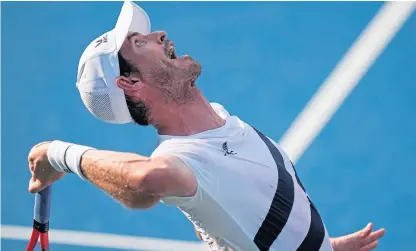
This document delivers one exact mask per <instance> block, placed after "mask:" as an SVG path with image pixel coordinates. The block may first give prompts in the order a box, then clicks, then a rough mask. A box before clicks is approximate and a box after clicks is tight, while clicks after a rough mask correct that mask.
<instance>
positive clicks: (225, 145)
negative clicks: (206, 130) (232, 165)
mask: <svg viewBox="0 0 416 251" xmlns="http://www.w3.org/2000/svg"><path fill="white" fill-rule="evenodd" d="M222 149H223V150H224V156H227V155H236V154H237V153H236V152H234V151H229V150H228V144H227V141H225V142H224V143H223V144H222Z"/></svg>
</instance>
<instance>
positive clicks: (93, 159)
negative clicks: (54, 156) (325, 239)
mask: <svg viewBox="0 0 416 251" xmlns="http://www.w3.org/2000/svg"><path fill="white" fill-rule="evenodd" d="M172 45H173V42H172V41H169V40H167V36H166V33H165V32H153V33H151V34H149V35H141V34H136V33H129V34H128V36H127V38H126V40H125V42H124V44H123V46H122V48H121V50H120V53H121V55H122V57H123V58H124V59H125V60H126V61H127V62H128V63H129V64H130V65H131V67H132V71H131V72H130V73H129V74H126V75H125V76H121V77H119V78H118V79H117V86H118V87H119V88H121V89H123V90H124V92H125V94H126V96H127V97H128V100H130V102H129V106H131V108H132V109H134V107H135V106H137V107H140V108H137V109H139V110H140V112H137V113H134V116H133V115H132V116H133V119H134V120H135V121H136V123H137V124H140V125H152V126H154V127H155V128H156V129H157V131H158V133H159V134H161V135H163V134H167V135H181V136H184V135H191V134H195V133H200V132H203V131H206V130H211V129H215V128H218V127H220V126H222V125H224V124H225V121H224V120H223V119H222V118H221V117H219V116H218V115H217V114H216V113H215V111H214V110H213V109H212V108H211V105H210V104H209V102H208V101H207V100H206V99H205V97H204V96H203V95H202V93H201V91H200V89H199V88H198V87H197V86H196V85H195V82H196V80H197V78H198V77H199V75H200V73H201V65H200V64H199V63H198V62H197V61H195V60H193V59H192V58H191V57H190V56H182V57H178V58H176V59H170V58H169V57H168V48H169V47H170V46H172ZM200 114H204V116H200ZM49 145H50V142H48V141H46V142H42V143H40V144H37V145H35V146H34V147H33V148H32V149H31V151H30V153H29V156H28V162H29V170H30V172H31V174H32V178H31V179H30V181H29V192H31V193H36V192H39V191H41V190H42V189H44V188H45V187H46V186H48V185H50V184H52V183H53V182H55V181H57V180H59V179H61V178H62V177H64V176H65V173H61V172H58V171H56V170H55V169H54V168H53V167H52V166H51V165H50V163H49V161H48V158H47V151H48V147H49ZM81 170H82V172H83V174H84V176H85V177H86V178H87V180H88V181H89V182H91V183H92V184H94V185H95V186H97V187H99V188H100V189H102V190H103V191H105V192H106V193H107V194H109V195H110V196H112V197H113V198H114V199H115V200H117V201H118V202H120V203H121V204H123V205H124V206H126V207H128V208H134V209H145V208H150V207H152V206H154V205H155V204H157V203H158V202H159V200H160V199H161V198H162V197H164V196H182V197H187V196H192V195H194V194H195V192H196V188H197V182H196V178H195V176H194V175H193V174H192V172H191V171H190V170H189V168H188V167H187V166H186V165H185V164H184V163H183V162H182V161H180V160H179V159H177V158H175V157H173V156H159V157H155V158H150V157H145V156H141V155H138V154H135V153H122V152H113V151H103V150H88V151H87V152H86V153H85V154H84V155H83V156H82V159H81ZM384 233H385V230H384V229H379V230H377V231H372V224H369V225H367V227H365V228H363V229H362V230H359V231H357V232H355V233H352V234H350V235H346V236H342V237H338V238H332V239H331V244H332V246H333V247H334V250H336V251H369V250H372V249H374V248H375V247H376V246H377V245H378V240H379V239H380V238H381V237H382V236H383V235H384ZM197 234H198V233H197ZM198 235H199V234H198Z"/></svg>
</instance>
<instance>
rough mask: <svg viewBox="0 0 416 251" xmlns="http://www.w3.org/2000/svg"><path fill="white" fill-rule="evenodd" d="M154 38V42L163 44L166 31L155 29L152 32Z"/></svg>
mask: <svg viewBox="0 0 416 251" xmlns="http://www.w3.org/2000/svg"><path fill="white" fill-rule="evenodd" d="M153 35H154V38H155V39H156V42H157V43H159V44H163V43H164V42H165V40H166V36H167V35H166V32H164V31H155V32H153Z"/></svg>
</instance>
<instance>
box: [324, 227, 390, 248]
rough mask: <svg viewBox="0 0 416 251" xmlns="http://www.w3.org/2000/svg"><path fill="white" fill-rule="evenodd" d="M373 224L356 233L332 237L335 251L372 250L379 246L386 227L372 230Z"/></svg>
mask: <svg viewBox="0 0 416 251" xmlns="http://www.w3.org/2000/svg"><path fill="white" fill-rule="evenodd" d="M372 229H373V224H372V223H368V224H367V226H366V227H365V228H363V229H361V230H359V231H357V232H355V233H352V234H349V235H345V236H341V237H338V238H331V244H332V247H333V248H334V251H370V250H373V249H375V248H376V247H377V245H378V240H379V239H380V238H381V237H383V236H384V233H385V229H384V228H382V229H379V230H377V231H375V232H372Z"/></svg>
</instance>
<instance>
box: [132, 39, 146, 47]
mask: <svg viewBox="0 0 416 251" xmlns="http://www.w3.org/2000/svg"><path fill="white" fill-rule="evenodd" d="M134 44H135V45H136V46H137V47H140V46H143V44H144V41H143V40H139V39H137V40H135V41H134Z"/></svg>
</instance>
